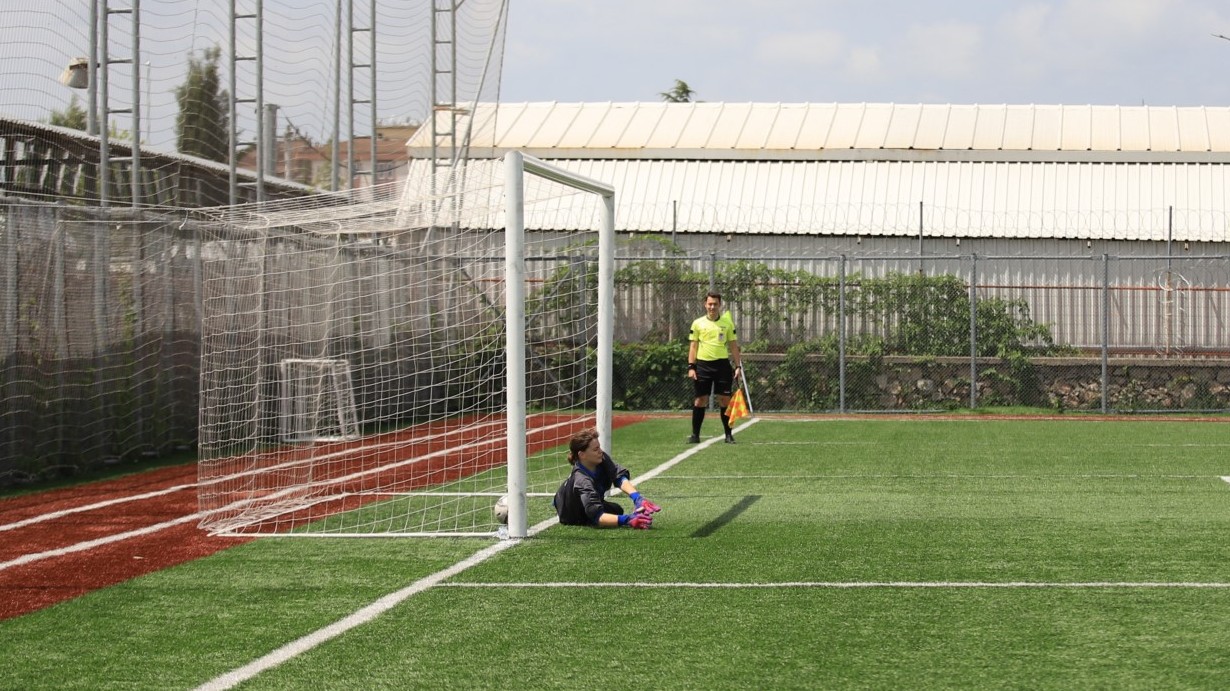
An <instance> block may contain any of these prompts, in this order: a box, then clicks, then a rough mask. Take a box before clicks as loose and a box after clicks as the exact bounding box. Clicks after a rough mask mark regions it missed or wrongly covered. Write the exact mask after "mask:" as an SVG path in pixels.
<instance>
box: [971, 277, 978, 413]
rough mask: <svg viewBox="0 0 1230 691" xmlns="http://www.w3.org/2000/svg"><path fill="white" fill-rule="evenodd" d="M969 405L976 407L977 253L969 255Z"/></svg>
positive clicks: (972, 407)
mask: <svg viewBox="0 0 1230 691" xmlns="http://www.w3.org/2000/svg"><path fill="white" fill-rule="evenodd" d="M969 407H970V410H973V409H974V408H977V407H978V255H977V254H976V253H975V254H971V255H970V277H969Z"/></svg>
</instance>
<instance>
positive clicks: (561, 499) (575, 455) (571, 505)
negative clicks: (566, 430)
mask: <svg viewBox="0 0 1230 691" xmlns="http://www.w3.org/2000/svg"><path fill="white" fill-rule="evenodd" d="M568 460H569V462H571V463H572V474H571V475H569V476H568V479H567V480H565V481H564V484H562V485H560V488H559V491H557V492H556V493H555V500H554V502H553V503H554V504H555V512H556V513H557V514H559V522H560V523H563V524H564V525H591V526H594V527H595V528H618V527H620V526H627V527H629V528H638V529H640V530H648V529H649V527H650V526H652V525H653V515H654V514H655V513H657V512H659V511H661V510H662V509H661V507H659V506H658V505H657V504H655V503H653V502H651V501H649V500H648V499H646V498H644V497H642V496H641V493H640V492H638V491H636V485H634V484H632V482H631V481H630V480H629V479H628V477H629V475H630V474H629V472H628V470H627V469H626V468H624V467H623V466H621V465H619V464H618V463H616V462H615V461H614V460H612V459H611V457H610V456H608V455H607V454H606V452H605V451H603V450H602V446H601V445H600V444H599V443H598V431H597V430H592V429H591V430H586V431H584V432H581V433H579V434H577V435H576V436H574V437H573V438H572V441H570V442H569V443H568ZM612 487H615V488H617V489H619V490H621V491H623V493H624V494H627V495H628V497H629V498H631V499H632V503H633V504H634V505H635V506H636V509H635V510H634V511H633V512H632V513H631V514H624V507H622V506H620V505H619V504H616V503H615V502H612V501H607V500H606V493H607V490H609V489H611V488H612Z"/></svg>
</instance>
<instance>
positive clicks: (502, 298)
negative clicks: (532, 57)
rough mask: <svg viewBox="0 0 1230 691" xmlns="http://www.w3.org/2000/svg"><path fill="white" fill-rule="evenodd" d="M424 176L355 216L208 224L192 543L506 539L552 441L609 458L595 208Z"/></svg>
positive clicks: (455, 170) (563, 470)
mask: <svg viewBox="0 0 1230 691" xmlns="http://www.w3.org/2000/svg"><path fill="white" fill-rule="evenodd" d="M431 163H432V162H431V161H411V164H410V166H409V169H408V173H409V174H408V177H407V179H406V181H405V182H404V183H401V184H400V185H399V188H398V189H397V190H392V189H389V190H385V191H384V193H383V194H381V191H380V190H376V194H374V195H373V197H372V198H371V199H370V200H368V199H365V200H363V201H354V200H349V199H346V198H344V197H342V196H340V195H321V196H319V197H315V198H311V199H307V200H294V201H289V200H288V201H285V202H270V203H266V204H262V205H258V206H253V207H233V208H227V209H224V210H218V211H210V212H208V213H210V214H211V215H210V217H209V218H208V219H207V221H206V222H204V223H202V231H201V240H200V242H199V245H198V246H199V250H198V251H199V252H200V253H201V256H202V259H203V269H202V279H201V280H202V286H203V291H202V292H203V299H202V316H201V323H202V343H201V391H200V400H201V405H200V433H199V437H200V445H199V458H200V460H199V462H198V481H199V490H198V499H199V505H200V511H201V514H202V519H201V523H200V525H201V527H202V528H204V529H206V530H208V531H209V532H211V533H213V534H223V535H243V536H263V535H268V536H275V535H276V536H290V535H294V536H315V535H321V536H496V535H507V536H508V537H523V536H525V535H527V534H528V530H529V525H530V524H531V523H536V522H538V521H540V520H543V519H545V518H547V517H548V516H551V515H553V510H552V509H551V506H550V498H551V496H552V495H553V494H554V491H555V489H556V488H557V487H558V486H559V484H560V483H561V482H563V480H564V479H565V478H566V477H567V475H568V472H569V471H570V468H569V465H568V462H567V460H566V446H567V442H568V440H569V439H570V438H571V437H572V436H573V435H575V434H576V433H577V432H579V431H581V430H583V429H586V428H591V427H593V428H597V429H598V430H599V433H600V434H601V435H602V438H603V443H604V444H609V443H610V432H611V428H612V419H611V405H612V402H611V399H612V394H613V392H612V371H611V370H612V362H613V358H612V343H613V336H614V247H615V241H614V213H613V209H614V190H613V188H612V187H610V186H608V185H605V184H603V183H600V182H595V181H594V180H591V179H587V178H585V177H582V176H578V175H574V174H572V173H571V172H569V171H567V170H566V169H564V168H562V167H560V166H558V165H552V164H548V163H544V162H542V161H540V160H538V159H535V158H533V157H530V156H525V155H523V154H520V153H514V154H510V155H508V156H504V157H501V158H498V159H480V160H473V159H471V160H469V161H467V162H465V163H464V164H460V165H456V166H450V167H447V168H445V169H442V170H438V169H436V168H435V167H433V166H432V165H431ZM503 497H507V498H506V500H504V501H503V502H501V501H500V500H501V498H503ZM497 502H499V503H500V507H499V510H498V511H497V510H496V508H497V507H496V505H497ZM505 504H507V514H506V515H507V519H506V520H507V528H504V527H503V526H502V525H501V523H500V519H501V516H504V515H505V513H504V505H505Z"/></svg>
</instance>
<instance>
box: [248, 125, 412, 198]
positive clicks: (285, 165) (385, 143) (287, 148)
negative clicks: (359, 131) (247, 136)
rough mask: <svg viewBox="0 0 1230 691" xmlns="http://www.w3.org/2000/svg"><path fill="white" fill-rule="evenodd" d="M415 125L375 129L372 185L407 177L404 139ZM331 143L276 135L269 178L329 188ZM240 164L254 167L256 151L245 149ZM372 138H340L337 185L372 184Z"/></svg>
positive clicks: (352, 187) (331, 169) (409, 134)
mask: <svg viewBox="0 0 1230 691" xmlns="http://www.w3.org/2000/svg"><path fill="white" fill-rule="evenodd" d="M417 129H418V126H417V125H382V126H380V127H377V128H376V175H375V180H374V184H377V185H381V184H386V183H392V182H401V181H402V180H404V179H405V178H406V164H407V158H406V141H407V140H409V139H410V137H411V136H413V135H414V133H415V130H417ZM352 144H353V146H354V163H355V170H354V173H353V174H352V175H347V171H346V166H347V162H348V161H349V160H350V147H351V146H352ZM332 155H333V145H332V144H331V143H329V142H324V143H315V142H313V141H312V140H310V139H308V138H307V137H304V136H302V135H301V134H299V133H297V132H295V131H293V130H288V131H287V132H286V133H285V134H284V135H283V136H282V137H279V138H278V143H277V156H276V159H275V162H274V165H273V169H272V170H270V171H267V174H268V175H269V176H272V177H276V178H282V179H286V180H290V181H293V182H297V183H300V184H303V185H312V186H314V187H317V188H320V189H322V190H327V189H329V188H330V187H331V184H332V177H333V160H332ZM239 162H240V165H241V166H243V167H245V168H251V169H255V167H256V153H255V151H254V150H249V151H247V152H245V153H244V154H243V155H242V156H241V157H240V159H239ZM371 171H372V165H371V137H370V136H368V137H355V138H354V141H353V142H349V141H342V142H340V143H339V145H338V186H339V188H341V189H358V188H360V187H368V186H370V185H372V184H373V178H372V175H371Z"/></svg>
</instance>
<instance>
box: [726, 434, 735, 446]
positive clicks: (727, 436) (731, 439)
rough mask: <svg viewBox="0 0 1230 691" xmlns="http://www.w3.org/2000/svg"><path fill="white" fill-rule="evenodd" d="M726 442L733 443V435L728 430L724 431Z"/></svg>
mask: <svg viewBox="0 0 1230 691" xmlns="http://www.w3.org/2000/svg"><path fill="white" fill-rule="evenodd" d="M726 443H727V444H733V443H735V435H733V434H731V433H730V432H727V433H726Z"/></svg>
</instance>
